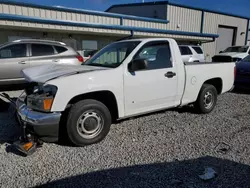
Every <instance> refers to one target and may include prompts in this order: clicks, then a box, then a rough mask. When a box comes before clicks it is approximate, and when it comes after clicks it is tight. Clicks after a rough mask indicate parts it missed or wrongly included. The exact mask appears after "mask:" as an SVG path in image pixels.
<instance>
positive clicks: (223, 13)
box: [106, 1, 250, 19]
mask: <svg viewBox="0 0 250 188" xmlns="http://www.w3.org/2000/svg"><path fill="white" fill-rule="evenodd" d="M148 5H173V6H177V7H182V8H188V9H193V10H200V11H204V12H210V13H215V14H222V15H227V16H233V17H238V18H244V19H250V17H246V16H241V15H237V14H231V13H227V12H222V11H216V10H211V9H205V8H199V7H194V6H188V5H183V4H178V3H173V2H170V1H155V2H145V3H127V4H116V5H112V6H111V7H109V8H108V9H107V10H106V12H109V11H110V10H111V9H112V8H117V7H128V6H148Z"/></svg>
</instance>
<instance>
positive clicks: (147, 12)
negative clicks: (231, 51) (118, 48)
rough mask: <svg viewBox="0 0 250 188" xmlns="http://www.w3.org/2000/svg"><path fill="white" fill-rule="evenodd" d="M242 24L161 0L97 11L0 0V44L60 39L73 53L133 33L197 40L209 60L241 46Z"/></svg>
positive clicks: (244, 35) (244, 38) (232, 17)
mask: <svg viewBox="0 0 250 188" xmlns="http://www.w3.org/2000/svg"><path fill="white" fill-rule="evenodd" d="M248 23H249V21H248V18H244V17H239V16H236V15H228V14H227V15H226V14H222V13H218V12H212V11H209V10H201V9H194V8H191V7H187V6H182V5H176V4H173V3H169V2H167V1H163V2H155V3H143V4H142V3H137V4H127V5H115V6H112V7H111V8H109V9H108V10H107V11H106V12H99V11H90V10H82V9H75V8H67V7H60V6H55V7H50V6H44V5H37V4H29V3H18V2H14V1H10V0H0V28H1V30H0V43H4V42H7V41H12V40H15V39H20V38H43V39H52V40H58V41H63V42H65V43H67V44H68V45H71V46H72V47H74V48H75V49H77V50H78V51H81V50H91V49H99V48H101V47H103V46H104V45H106V44H108V43H110V42H111V41H115V40H117V39H119V38H122V37H125V36H129V35H131V34H133V36H134V37H172V38H175V39H176V40H177V41H178V42H179V43H194V44H201V43H202V44H203V47H204V51H205V53H206V55H207V56H206V57H207V60H210V59H211V57H212V56H213V55H214V54H215V53H216V52H217V51H218V50H219V49H221V48H224V47H226V46H227V45H229V44H236V45H243V44H245V43H246V42H247V34H248V32H247V31H248ZM218 37H219V38H218ZM228 38H229V39H228Z"/></svg>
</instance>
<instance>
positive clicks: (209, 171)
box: [199, 167, 217, 180]
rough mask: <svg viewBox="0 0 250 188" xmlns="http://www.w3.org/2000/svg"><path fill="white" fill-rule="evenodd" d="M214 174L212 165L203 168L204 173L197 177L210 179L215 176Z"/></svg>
mask: <svg viewBox="0 0 250 188" xmlns="http://www.w3.org/2000/svg"><path fill="white" fill-rule="evenodd" d="M216 175H217V172H216V171H215V170H214V169H213V168H212V167H208V168H206V169H205V171H204V174H202V175H199V178H200V179H202V180H211V179H213V178H215V176H216Z"/></svg>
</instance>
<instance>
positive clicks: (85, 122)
mask: <svg viewBox="0 0 250 188" xmlns="http://www.w3.org/2000/svg"><path fill="white" fill-rule="evenodd" d="M110 125H111V115H110V112H109V109H108V108H107V107H106V106H105V105H104V104H103V103H101V102H99V101H96V100H91V99H86V100H83V101H80V102H77V103H76V104H74V105H73V107H72V108H71V110H70V112H69V116H68V120H67V133H68V136H69V139H70V141H71V142H72V143H74V144H75V145H77V146H84V145H90V144H94V143H97V142H100V141H101V140H103V139H104V138H105V137H106V135H107V134H108V132H109V129H110Z"/></svg>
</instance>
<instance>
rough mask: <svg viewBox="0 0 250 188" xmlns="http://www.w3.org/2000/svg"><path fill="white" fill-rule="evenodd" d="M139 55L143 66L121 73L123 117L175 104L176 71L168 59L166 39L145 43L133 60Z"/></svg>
mask: <svg viewBox="0 0 250 188" xmlns="http://www.w3.org/2000/svg"><path fill="white" fill-rule="evenodd" d="M142 58H143V59H147V61H148V67H147V69H145V70H139V71H135V72H129V71H128V70H127V71H126V73H125V76H124V93H125V95H124V96H125V115H126V116H130V115H135V114H140V113H145V112H150V111H155V110H160V109H164V108H166V107H172V106H175V105H176V100H175V99H176V94H177V76H176V74H177V73H176V71H177V70H176V67H175V66H174V65H173V64H172V61H171V50H170V46H169V42H168V41H167V40H166V41H154V42H149V43H146V44H145V45H144V46H142V48H141V49H140V50H139V51H138V53H137V54H136V55H135V56H134V58H133V59H142ZM171 74H172V76H169V75H171ZM174 74H175V75H174ZM173 75H174V76H173Z"/></svg>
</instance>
